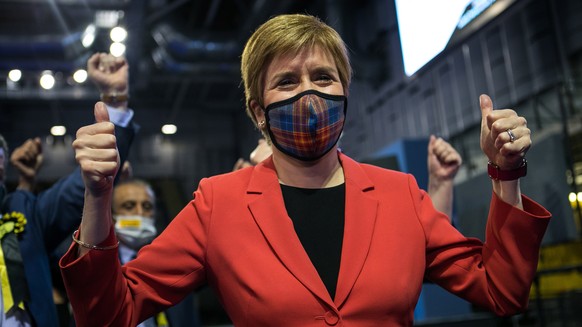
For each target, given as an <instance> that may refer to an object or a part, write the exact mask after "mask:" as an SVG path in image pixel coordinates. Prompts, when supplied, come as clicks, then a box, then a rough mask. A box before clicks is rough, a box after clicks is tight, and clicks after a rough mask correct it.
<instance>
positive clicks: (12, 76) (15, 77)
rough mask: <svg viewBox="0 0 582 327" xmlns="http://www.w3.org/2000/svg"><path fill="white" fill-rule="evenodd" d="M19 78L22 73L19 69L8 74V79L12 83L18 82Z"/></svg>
mask: <svg viewBox="0 0 582 327" xmlns="http://www.w3.org/2000/svg"><path fill="white" fill-rule="evenodd" d="M21 77H22V72H21V71H20V70H19V69H13V70H11V71H9V72H8V78H9V79H10V80H11V81H13V82H18V81H20V78H21Z"/></svg>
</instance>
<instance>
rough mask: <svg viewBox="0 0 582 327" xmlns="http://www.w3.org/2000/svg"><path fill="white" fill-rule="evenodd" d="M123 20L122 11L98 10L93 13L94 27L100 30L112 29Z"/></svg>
mask: <svg viewBox="0 0 582 327" xmlns="http://www.w3.org/2000/svg"><path fill="white" fill-rule="evenodd" d="M121 18H123V11H117V10H99V11H97V12H96V13H95V25H97V27H101V28H112V27H114V26H116V25H117V24H118V23H119V20H120V19H121Z"/></svg>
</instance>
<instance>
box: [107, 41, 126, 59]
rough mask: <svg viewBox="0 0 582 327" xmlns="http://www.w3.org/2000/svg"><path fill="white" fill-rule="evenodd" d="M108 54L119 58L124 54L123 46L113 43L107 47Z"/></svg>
mask: <svg viewBox="0 0 582 327" xmlns="http://www.w3.org/2000/svg"><path fill="white" fill-rule="evenodd" d="M109 52H110V53H111V54H112V55H113V56H115V57H121V56H123V54H124V53H125V44H123V43H119V42H113V43H111V46H110V47H109Z"/></svg>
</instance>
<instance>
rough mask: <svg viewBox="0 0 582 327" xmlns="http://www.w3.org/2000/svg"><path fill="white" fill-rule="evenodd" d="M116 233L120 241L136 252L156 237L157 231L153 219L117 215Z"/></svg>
mask: <svg viewBox="0 0 582 327" xmlns="http://www.w3.org/2000/svg"><path fill="white" fill-rule="evenodd" d="M114 218H115V233H116V234H117V238H118V239H119V241H120V242H121V243H123V244H125V245H126V246H128V247H130V248H131V249H134V250H136V251H137V250H139V249H140V248H141V247H143V246H144V245H146V244H149V243H151V242H152V241H153V239H154V238H155V237H156V234H157V230H156V226H155V225H154V219H153V218H147V217H142V216H125V215H117V216H114Z"/></svg>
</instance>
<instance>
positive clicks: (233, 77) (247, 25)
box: [0, 0, 582, 327]
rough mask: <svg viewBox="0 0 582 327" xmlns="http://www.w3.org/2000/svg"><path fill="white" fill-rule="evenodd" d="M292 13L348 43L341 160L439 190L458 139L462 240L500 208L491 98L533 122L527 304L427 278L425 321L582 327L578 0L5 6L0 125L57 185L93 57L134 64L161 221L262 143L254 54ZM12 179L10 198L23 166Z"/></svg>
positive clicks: (85, 111) (149, 176)
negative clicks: (437, 171)
mask: <svg viewBox="0 0 582 327" xmlns="http://www.w3.org/2000/svg"><path fill="white" fill-rule="evenodd" d="M285 13H306V14H311V15H314V16H317V17H319V18H321V19H322V20H323V21H325V22H326V23H328V24H329V25H330V26H332V27H333V28H334V29H335V30H337V31H338V33H339V34H340V35H341V37H342V38H343V40H344V41H345V42H346V44H347V46H348V50H349V54H350V56H351V57H350V60H351V65H352V67H353V71H354V74H353V78H352V83H351V86H350V90H349V97H348V99H349V100H348V109H347V115H346V122H345V127H344V131H343V134H342V136H341V138H340V141H339V147H340V148H341V151H342V152H343V153H345V154H347V155H348V156H350V157H351V158H354V159H356V160H358V161H360V162H366V163H370V164H374V165H378V166H381V167H383V168H388V169H394V170H399V171H403V172H406V173H410V174H412V175H414V177H415V178H416V179H417V182H418V184H419V186H420V187H421V188H423V189H426V188H427V183H428V181H427V179H428V175H427V166H426V163H427V151H426V147H427V144H428V139H429V136H430V135H436V136H439V137H442V138H444V139H445V140H447V141H448V142H450V143H451V145H452V146H453V147H454V148H455V149H457V151H458V152H459V153H460V155H461V157H462V158H463V164H462V166H461V167H460V169H459V172H458V174H457V176H456V177H455V180H454V200H453V215H452V221H453V224H454V226H455V227H456V228H457V229H458V230H459V231H460V232H461V233H462V234H464V235H466V236H471V237H476V238H479V239H481V240H484V237H485V225H486V221H487V213H488V209H489V203H490V201H491V193H490V191H489V190H490V189H491V186H490V185H491V182H490V179H489V177H488V175H487V157H485V155H483V153H482V151H481V149H480V144H479V135H480V129H481V112H480V109H479V95H480V94H488V95H490V96H491V98H492V100H493V103H494V106H495V108H511V109H513V110H515V111H516V112H517V113H518V114H519V115H521V116H523V117H525V118H526V119H527V124H528V127H529V128H530V130H531V132H532V148H531V150H530V151H529V152H528V153H527V159H528V171H527V176H526V177H524V178H522V179H521V181H520V183H521V188H522V191H523V193H524V194H527V195H528V196H530V197H531V198H533V199H535V200H536V201H538V202H539V203H540V204H542V205H543V206H544V207H545V208H547V209H548V210H549V211H550V212H551V213H552V216H553V217H552V220H551V222H550V224H549V226H548V229H547V232H546V234H545V236H544V240H543V242H542V248H541V251H540V257H539V263H538V269H537V273H536V276H535V278H534V283H533V286H532V288H531V292H530V302H529V307H528V309H527V311H526V312H524V313H522V314H518V315H514V316H510V317H497V316H494V315H493V314H491V313H489V312H487V311H484V310H481V309H479V308H476V307H474V306H472V305H471V304H469V303H468V302H466V301H464V300H462V299H460V298H458V297H456V296H455V295H452V294H450V293H448V292H447V291H445V290H443V289H442V288H440V287H439V286H438V285H435V284H432V283H430V282H426V283H424V285H423V288H422V293H421V294H420V298H419V300H418V304H417V306H416V309H415V311H414V318H415V319H414V321H415V325H418V326H542V327H543V326H582V1H579V0H447V1H432V0H360V1H347V0H337V1H333V0H321V1H315V0H277V1H267V0H0V134H1V135H2V136H3V137H4V138H5V139H6V141H7V142H8V145H9V148H10V149H15V148H17V147H18V146H19V145H20V144H22V143H23V142H24V141H26V140H27V139H29V138H34V137H39V138H40V140H41V142H42V149H43V156H44V160H43V166H42V168H41V170H40V172H39V174H38V177H37V185H36V189H35V192H41V191H42V190H43V189H46V188H48V187H50V186H51V185H52V184H53V183H55V182H56V181H57V180H58V179H59V178H60V177H62V176H64V175H66V174H68V173H70V172H71V171H73V170H74V169H75V167H76V165H77V162H76V160H75V154H74V151H73V148H72V146H71V143H72V142H73V140H74V139H75V135H76V132H77V130H78V129H79V128H80V127H82V126H84V125H87V124H91V123H92V122H93V119H94V116H93V106H94V104H95V103H96V102H97V101H99V99H100V94H99V91H98V90H97V88H96V87H95V85H94V84H93V83H92V82H91V81H90V80H89V79H88V78H87V70H86V69H87V60H88V59H89V58H90V56H91V55H92V54H94V53H96V52H104V53H111V54H113V55H114V56H120V57H124V58H126V60H127V62H128V63H129V107H130V108H132V110H133V111H134V120H135V122H136V123H137V124H139V132H138V134H137V135H136V137H135V139H134V142H133V144H132V147H131V150H130V152H129V156H128V160H129V162H130V163H131V165H132V172H133V175H134V176H136V177H139V178H141V179H144V180H147V181H148V182H149V183H151V185H152V186H153V188H154V190H155V192H156V194H157V195H158V197H157V205H158V209H159V210H158V211H159V212H158V214H159V216H160V217H159V218H161V221H162V222H163V223H162V224H163V225H166V224H168V223H169V222H170V221H171V219H172V217H174V216H175V215H176V214H177V213H178V212H179V211H180V210H181V209H182V208H183V207H184V205H186V204H187V203H188V201H190V200H191V199H192V192H194V191H195V190H196V188H197V186H198V183H199V182H200V180H202V179H203V178H206V177H210V176H214V175H219V174H225V173H229V172H231V171H232V170H233V166H234V164H235V162H236V161H237V160H238V159H239V158H245V159H248V157H249V153H250V152H251V151H253V149H254V148H255V146H256V145H257V140H258V139H259V138H260V137H261V134H260V132H259V130H258V129H257V128H256V127H255V126H254V125H253V123H252V122H251V120H250V119H249V117H248V116H247V114H246V112H245V105H246V104H245V95H244V87H243V85H242V82H241V68H240V60H241V53H242V50H243V47H244V45H245V42H246V40H247V39H248V38H249V37H250V35H251V34H252V33H253V31H255V29H256V28H257V27H259V26H260V24H261V23H263V22H265V21H266V20H268V19H269V18H271V17H274V16H276V15H279V14H285ZM6 176H7V177H6V181H5V183H6V188H7V190H8V191H11V190H14V189H15V188H16V186H17V184H18V175H17V172H16V170H15V169H13V168H11V167H10V166H9V168H8V169H7V171H6ZM483 190H487V191H483ZM525 232H526V231H524V233H525ZM402 273H403V274H406V272H405V271H403V272H402ZM390 296H398V295H397V294H394V295H390ZM192 312H193V313H195V314H196V316H197V319H199V321H200V324H201V325H202V326H209V327H210V326H232V323H231V321H230V319H229V317H228V316H227V315H226V314H225V313H224V310H223V308H222V306H221V304H220V302H219V301H218V299H217V297H216V296H215V295H214V293H213V290H212V289H211V288H210V287H204V288H202V289H200V290H199V291H198V292H197V294H196V301H195V302H194V304H193V307H192Z"/></svg>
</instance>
